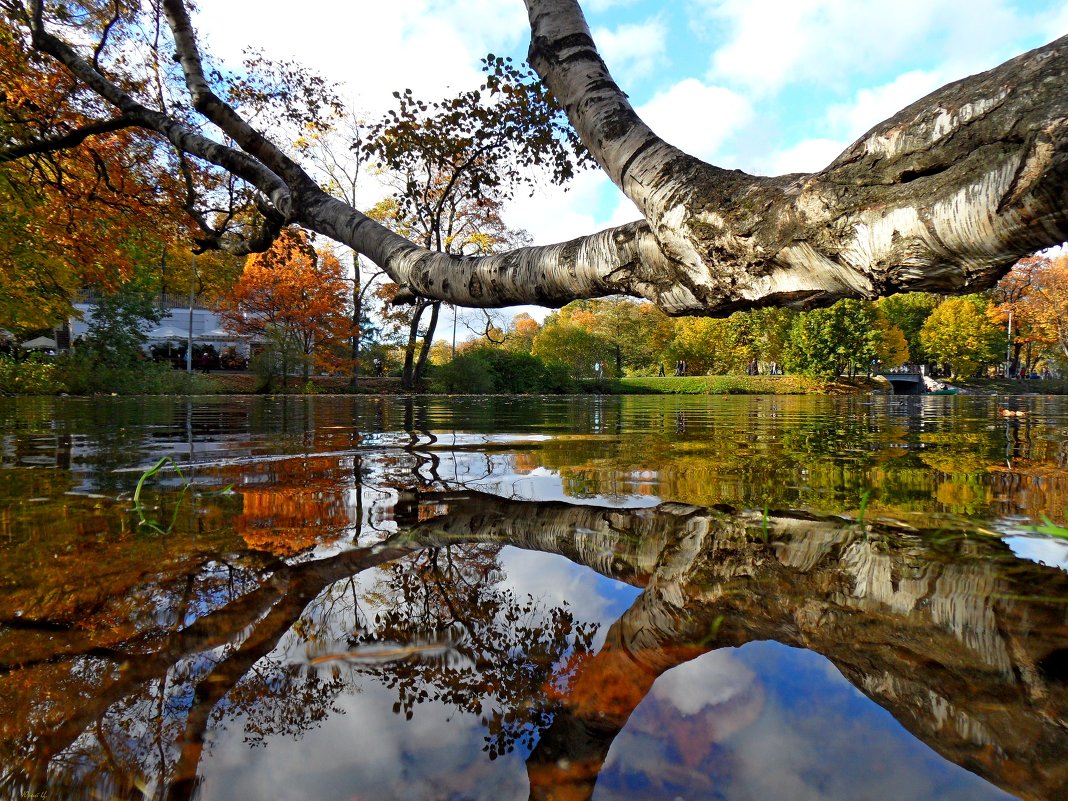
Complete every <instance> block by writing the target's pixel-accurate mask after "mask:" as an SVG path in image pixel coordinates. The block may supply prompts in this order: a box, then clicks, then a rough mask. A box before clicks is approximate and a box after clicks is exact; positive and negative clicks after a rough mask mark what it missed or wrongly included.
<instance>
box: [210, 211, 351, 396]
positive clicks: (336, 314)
mask: <svg viewBox="0 0 1068 801" xmlns="http://www.w3.org/2000/svg"><path fill="white" fill-rule="evenodd" d="M348 294H349V287H348V284H347V282H346V278H345V276H344V274H343V270H342V267H341V263H340V262H339V261H338V259H337V257H336V256H334V255H333V254H332V253H330V252H329V251H317V250H316V249H315V248H314V247H313V246H312V244H311V242H310V240H309V238H308V235H307V234H306V233H304V232H303V231H300V230H298V229H287V230H285V231H283V232H282V234H281V235H280V236H279V237H278V239H277V240H276V241H275V243H274V244H273V245H272V246H271V248H270V249H269V250H267V251H266V252H264V253H257V254H254V255H252V256H249V258H248V260H247V261H246V262H245V269H244V272H242V274H241V278H240V279H239V280H238V282H237V284H236V285H235V286H234V288H233V290H232V292H231V293H230V296H229V297H228V298H226V300H225V302H224V309H223V316H224V318H225V320H226V324H227V326H228V327H229V328H230V329H232V330H234V331H236V332H239V333H241V334H244V335H246V336H251V337H253V338H257V337H258V338H260V341H261V342H263V343H274V344H275V346H278V347H280V349H281V350H282V351H283V352H288V351H289V350H290V349H292V350H295V351H296V353H298V354H299V355H300V356H301V357H303V358H302V360H301V361H302V365H303V372H304V376H305V378H307V375H308V371H309V369H310V368H311V367H313V366H314V367H315V368H316V369H319V370H323V371H334V370H341V369H345V368H346V366H347V365H346V356H345V346H346V337H348V336H349V333H350V329H351V319H350V317H349V312H348V308H347V304H348ZM285 372H286V371H285V370H283V373H285Z"/></svg>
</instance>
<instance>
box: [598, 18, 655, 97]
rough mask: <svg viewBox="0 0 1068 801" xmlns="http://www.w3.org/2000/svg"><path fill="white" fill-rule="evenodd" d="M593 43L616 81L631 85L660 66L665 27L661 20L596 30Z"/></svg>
mask: <svg viewBox="0 0 1068 801" xmlns="http://www.w3.org/2000/svg"><path fill="white" fill-rule="evenodd" d="M593 40H594V41H595V42H596V43H597V50H598V52H600V54H601V57H602V58H603V59H604V62H605V64H607V65H608V69H609V70H610V71H611V73H612V75H613V76H614V77H615V78H616V79H617V80H622V81H624V82H628V81H632V80H634V79H635V78H638V77H640V76H642V75H648V74H649V73H650V72H652V71H653V69H654V68H655V67H656V66H657V65H658V64H660V63H661V62H663V60H664V51H665V49H666V46H667V26H666V25H665V24H664V21H663V20H661V19H651V20H647V21H646V22H643V23H641V24H632V25H620V26H619V27H618V28H614V29H611V30H609V29H608V28H597V29H595V30H594V31H593Z"/></svg>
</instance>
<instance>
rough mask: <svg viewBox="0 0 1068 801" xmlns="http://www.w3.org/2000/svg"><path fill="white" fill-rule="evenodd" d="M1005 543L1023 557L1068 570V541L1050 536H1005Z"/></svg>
mask: <svg viewBox="0 0 1068 801" xmlns="http://www.w3.org/2000/svg"><path fill="white" fill-rule="evenodd" d="M1004 540H1005V544H1006V545H1008V546H1009V548H1011V549H1012V552H1013V553H1014V554H1016V555H1017V556H1019V557H1020V558H1021V559H1030V560H1031V561H1032V562H1038V564H1040V565H1049V566H1050V567H1059V568H1060V569H1061V570H1065V571H1068V541H1066V540H1055V539H1052V538H1050V537H1026V536H1021V537H1005V538H1004Z"/></svg>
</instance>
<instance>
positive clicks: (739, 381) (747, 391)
mask: <svg viewBox="0 0 1068 801" xmlns="http://www.w3.org/2000/svg"><path fill="white" fill-rule="evenodd" d="M613 383H615V384H616V385H617V386H618V392H620V393H621V394H628V393H629V394H655V395H814V394H820V395H827V394H833V395H838V394H849V393H855V392H868V391H871V389H872V387H871V386H869V383H870V382H868V381H866V379H855V380H854V381H853V382H846V381H845V380H844V379H843V380H841V381H838V382H827V381H821V380H819V379H816V378H809V377H807V376H802V375H700V376H696V375H695V376H678V377H676V376H664V377H662V378H657V377H641V378H622V379H620V380H619V381H616V382H613Z"/></svg>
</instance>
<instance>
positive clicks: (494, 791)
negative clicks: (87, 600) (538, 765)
mask: <svg viewBox="0 0 1068 801" xmlns="http://www.w3.org/2000/svg"><path fill="white" fill-rule="evenodd" d="M395 700H396V695H395V693H394V692H393V691H391V690H388V689H386V688H383V687H381V686H378V685H377V684H375V683H373V682H371V681H365V682H364V686H363V687H362V688H361V692H360V693H358V694H352V695H348V696H345V697H343V698H341V699H339V701H338V705H339V707H340V708H341V709H342V711H343V714H340V715H333V716H331V717H330V718H328V719H327V720H325V721H324V722H323V725H322V727H321V728H319V729H316V730H313V731H309V732H307V733H306V734H304V736H303V737H302V738H300V739H299V740H294V739H292V738H283V737H276V738H274V739H272V740H271V741H270V742H269V745H268V748H255V749H250V748H249V747H248V746H247V745H246V744H245V743H244V742H243V741H242V738H241V736H240V732H241V728H242V724H243V721H235V722H234V724H233V725H232V726H231V727H230V729H229V730H228V731H227V732H224V733H222V735H221V737H220V739H219V741H218V742H217V743H216V744H215V746H214V748H213V751H212V754H211V755H210V756H206V757H205V761H204V764H203V765H202V771H201V772H202V775H203V776H204V779H205V783H204V791H203V794H202V796H201V799H202V801H214V800H215V799H220V800H222V799H225V800H227V801H229V799H233V801H243V799H250V801H253V800H254V801H259V799H275V798H285V799H287V800H288V799H292V800H293V801H303V799H308V801H319V800H320V799H350V798H374V799H383V801H388V800H389V799H416V798H418V799H434V798H449V797H463V798H471V799H483V798H484V799H513V798H514V799H525V798H526V797H527V781H526V771H525V768H524V766H523V762H522V757H521V756H520V755H518V754H508V755H505V756H502V757H499V758H498V759H496V760H495V761H491V760H490V759H489V758H488V757H487V756H486V754H485V753H484V752H483V751H482V746H483V736H484V734H485V730H484V728H483V727H482V725H481V723H480V722H479V720H478V718H476V717H474V716H472V715H462V714H459V713H457V712H456V711H455V710H454V709H452V708H450V707H448V706H446V705H444V704H440V703H424V704H420V705H419V706H418V707H417V708H416V710H415V715H414V717H413V718H412V720H410V721H406V720H405V719H404V717H403V715H396V714H394V713H393V712H392V705H393V702H394V701H395Z"/></svg>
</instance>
